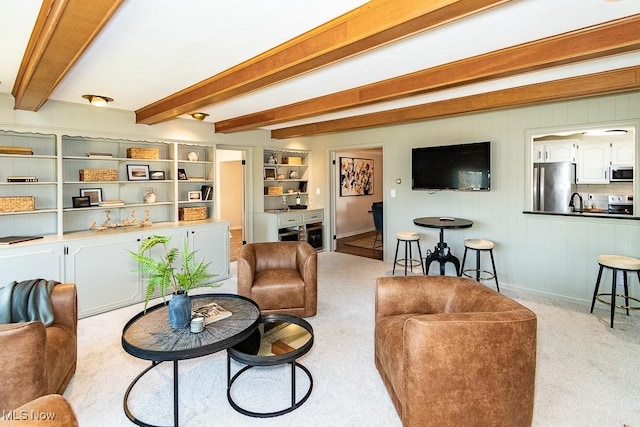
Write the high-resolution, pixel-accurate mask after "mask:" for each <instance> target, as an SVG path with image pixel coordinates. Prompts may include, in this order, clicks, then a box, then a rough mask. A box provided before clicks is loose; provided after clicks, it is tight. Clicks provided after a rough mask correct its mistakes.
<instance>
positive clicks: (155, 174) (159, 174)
mask: <svg viewBox="0 0 640 427" xmlns="http://www.w3.org/2000/svg"><path fill="white" fill-rule="evenodd" d="M150 177H151V179H152V180H165V179H166V178H165V174H164V171H151V175H150Z"/></svg>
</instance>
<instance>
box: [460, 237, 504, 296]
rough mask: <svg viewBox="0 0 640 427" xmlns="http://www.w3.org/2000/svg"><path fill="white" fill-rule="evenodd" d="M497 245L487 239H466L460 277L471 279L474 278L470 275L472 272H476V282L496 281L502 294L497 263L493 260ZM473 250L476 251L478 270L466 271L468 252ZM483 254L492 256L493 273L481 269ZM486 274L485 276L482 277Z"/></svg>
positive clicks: (469, 269) (497, 287) (470, 269)
mask: <svg viewBox="0 0 640 427" xmlns="http://www.w3.org/2000/svg"><path fill="white" fill-rule="evenodd" d="M494 247H495V244H494V243H493V242H492V241H491V240H485V239H466V240H465V241H464V255H463V256H462V266H461V267H460V275H461V276H463V275H464V276H467V277H471V278H472V279H473V278H474V276H472V275H471V274H469V273H470V272H475V279H476V282H479V281H481V280H495V282H496V289H497V290H498V292H500V284H499V283H498V273H497V272H496V263H495V261H494V260H493V248H494ZM468 249H471V250H473V251H476V268H467V269H466V270H465V268H464V263H465V261H466V260H467V250H468ZM481 252H489V255H491V266H492V267H493V273H492V272H490V271H487V270H482V269H481V268H480V253H481ZM483 273H484V276H483V275H482V274H483Z"/></svg>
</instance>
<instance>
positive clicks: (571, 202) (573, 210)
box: [569, 193, 582, 213]
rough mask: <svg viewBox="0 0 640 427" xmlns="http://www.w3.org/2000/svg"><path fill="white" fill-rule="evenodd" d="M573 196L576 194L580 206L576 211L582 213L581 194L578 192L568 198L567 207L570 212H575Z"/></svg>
mask: <svg viewBox="0 0 640 427" xmlns="http://www.w3.org/2000/svg"><path fill="white" fill-rule="evenodd" d="M575 196H578V201H579V202H580V208H579V209H578V212H579V213H582V196H581V195H580V193H573V194H572V195H571V197H570V198H569V207H570V208H571V212H576V208H575V206H574V205H573V199H574V197H575Z"/></svg>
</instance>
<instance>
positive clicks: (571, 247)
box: [302, 93, 640, 302]
mask: <svg viewBox="0 0 640 427" xmlns="http://www.w3.org/2000/svg"><path fill="white" fill-rule="evenodd" d="M639 120H640V94H638V93H633V94H621V95H614V96H605V97H598V98H592V99H585V100H575V101H567V102H559V103H553V104H548V105H540V106H533V107H526V108H518V109H511V110H505V111H496V112H489V113H481V114H470V115H465V116H460V117H452V118H444V119H438V120H430V121H425V122H420V123H413V124H406V125H397V126H387V127H380V128H375V129H370V130H362V131H354V132H344V133H340V134H331V135H321V136H316V137H312V138H305V139H302V141H308V142H310V143H311V144H312V147H313V152H314V156H316V157H320V156H323V155H324V156H325V158H326V157H327V156H329V153H330V152H331V151H335V150H348V149H349V147H350V146H362V145H365V146H366V145H367V144H369V145H377V144H382V145H383V153H384V154H383V156H384V189H385V194H384V203H385V207H384V215H385V227H386V229H385V233H384V235H385V236H386V242H385V248H386V252H385V259H386V260H391V259H392V258H393V253H392V249H393V248H395V241H394V237H393V236H394V234H395V233H396V232H397V231H402V230H414V231H417V232H420V233H421V234H422V236H423V237H422V241H421V243H422V247H423V250H426V249H433V246H434V245H435V243H436V242H437V238H438V232H437V230H434V229H426V228H420V227H416V226H414V225H413V218H416V217H422V216H455V217H461V218H467V219H471V220H473V222H474V225H473V227H472V228H469V229H460V230H448V231H446V232H445V240H446V241H447V242H448V243H449V245H450V246H451V247H452V251H453V253H454V254H456V255H458V256H459V257H460V258H462V253H463V251H464V248H463V243H462V242H463V240H464V239H466V238H471V237H483V238H488V239H491V240H493V241H495V242H496V245H497V246H496V249H495V255H496V264H497V268H498V275H499V278H500V280H501V283H502V284H503V285H504V286H508V285H511V286H513V287H517V288H524V289H527V290H529V291H533V292H537V293H541V294H548V295H555V296H559V297H563V298H567V299H574V300H578V301H589V302H590V301H591V294H592V293H593V286H594V282H595V279H596V274H597V269H598V265H597V261H596V260H597V256H598V255H599V254H604V253H612V254H624V255H629V256H635V257H640V245H639V244H638V242H639V241H640V221H639V220H632V219H624V220H622V219H606V218H584V217H581V218H576V217H562V216H551V215H544V216H543V215H534V214H523V210H525V209H526V207H525V206H526V203H525V197H526V196H525V194H526V193H527V190H526V188H527V187H526V186H527V185H529V181H528V178H527V176H526V167H525V165H526V161H527V155H526V146H527V143H526V141H525V133H526V132H527V130H531V129H538V128H553V127H560V126H565V125H571V126H573V125H578V126H580V125H593V124H595V123H600V122H602V123H607V122H614V123H616V122H620V121H625V122H627V123H628V122H631V123H638V121H639ZM487 140H489V141H492V189H491V191H490V192H473V193H467V192H451V191H444V192H436V193H429V192H425V191H412V190H411V166H410V164H411V148H412V147H420V146H429V145H440V144H452V143H464V142H476V141H487ZM636 146H638V141H636ZM638 153H640V150H638V149H636V166H637V165H638V163H639V162H638ZM317 161H318V167H317V169H318V170H316V171H315V172H314V173H315V174H316V178H319V179H323V180H324V181H325V183H327V184H326V185H327V186H328V183H329V182H330V180H329V172H330V169H329V167H328V166H325V167H324V168H322V165H323V164H325V165H327V164H328V162H326V160H323V159H319V158H318V159H317ZM321 172H322V173H324V176H323V177H320V176H318V175H317V174H318V173H321ZM398 178H400V179H402V184H401V185H397V184H396V179H398ZM393 190H395V191H396V192H397V196H396V197H395V198H392V197H390V193H391V191H393ZM638 193H639V190H638V188H636V189H635V196H636V200H638ZM432 267H433V266H432ZM449 268H450V265H449V267H448V270H447V271H448V272H449V271H450V270H449ZM432 271H434V270H432ZM634 283H635V282H634Z"/></svg>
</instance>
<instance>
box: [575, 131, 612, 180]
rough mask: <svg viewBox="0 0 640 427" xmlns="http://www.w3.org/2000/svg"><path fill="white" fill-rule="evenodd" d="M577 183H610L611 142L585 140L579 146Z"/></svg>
mask: <svg viewBox="0 0 640 427" xmlns="http://www.w3.org/2000/svg"><path fill="white" fill-rule="evenodd" d="M576 152H577V169H578V170H577V179H576V181H577V183H578V184H608V183H609V165H610V164H611V163H610V162H611V146H610V143H609V142H596V141H583V142H580V143H579V144H578V146H577V150H576Z"/></svg>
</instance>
